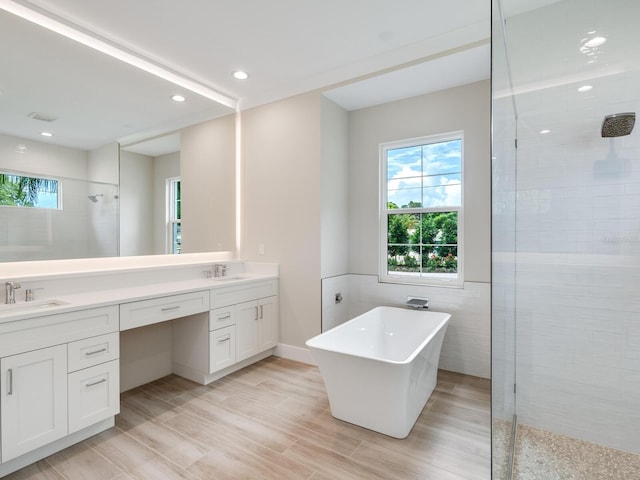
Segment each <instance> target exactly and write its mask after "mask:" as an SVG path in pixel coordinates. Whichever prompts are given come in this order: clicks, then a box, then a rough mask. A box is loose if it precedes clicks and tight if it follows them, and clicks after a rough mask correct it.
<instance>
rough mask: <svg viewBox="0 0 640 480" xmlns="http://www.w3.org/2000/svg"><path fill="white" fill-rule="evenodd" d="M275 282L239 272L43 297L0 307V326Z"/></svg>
mask: <svg viewBox="0 0 640 480" xmlns="http://www.w3.org/2000/svg"><path fill="white" fill-rule="evenodd" d="M277 278H278V275H277V274H269V273H249V272H241V273H237V274H232V275H229V276H228V277H222V278H216V277H210V278H196V279H190V280H189V279H187V280H177V281H159V282H158V283H145V284H141V285H136V286H127V287H124V288H118V287H115V288H104V289H99V290H93V291H85V292H82V293H71V294H69V295H55V296H53V297H51V298H46V297H43V298H39V299H38V300H37V301H35V302H24V301H21V302H16V303H15V304H11V305H6V304H0V324H2V323H8V322H15V321H19V320H24V319H28V318H35V317H42V316H46V315H55V314H59V313H66V312H71V311H75V310H83V309H87V308H96V307H103V306H108V305H117V304H121V303H129V302H134V301H139V300H148V299H151V298H157V297H163V296H167V295H176V294H181V293H190V292H197V291H202V290H212V289H218V288H225V287H227V286H231V285H238V284H243V283H253V282H257V281H261V280H270V279H277Z"/></svg>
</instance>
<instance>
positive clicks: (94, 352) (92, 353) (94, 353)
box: [84, 347, 107, 357]
mask: <svg viewBox="0 0 640 480" xmlns="http://www.w3.org/2000/svg"><path fill="white" fill-rule="evenodd" d="M106 351H107V347H103V348H101V349H100V350H95V351H93V352H84V354H85V356H87V357H90V356H91V355H97V354H99V353H104V352H106Z"/></svg>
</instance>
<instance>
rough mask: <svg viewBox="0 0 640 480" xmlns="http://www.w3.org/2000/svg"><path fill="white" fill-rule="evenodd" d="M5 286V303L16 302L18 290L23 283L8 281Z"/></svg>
mask: <svg viewBox="0 0 640 480" xmlns="http://www.w3.org/2000/svg"><path fill="white" fill-rule="evenodd" d="M4 286H5V291H6V293H7V298H6V300H5V302H4V303H16V290H17V289H19V288H20V287H21V286H22V285H20V284H19V283H18V282H7V283H5V285H4Z"/></svg>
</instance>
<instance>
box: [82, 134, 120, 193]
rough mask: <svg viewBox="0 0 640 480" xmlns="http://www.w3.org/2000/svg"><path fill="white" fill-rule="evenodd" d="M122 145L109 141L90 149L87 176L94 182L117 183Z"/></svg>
mask: <svg viewBox="0 0 640 480" xmlns="http://www.w3.org/2000/svg"><path fill="white" fill-rule="evenodd" d="M119 158H120V146H119V145H118V143H116V142H113V143H108V144H106V145H103V146H102V147H100V148H96V149H95V150H90V151H89V164H88V169H87V177H88V178H89V179H90V180H91V181H93V182H104V183H111V184H113V185H117V184H118V182H119V162H118V160H119Z"/></svg>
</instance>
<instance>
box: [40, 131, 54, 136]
mask: <svg viewBox="0 0 640 480" xmlns="http://www.w3.org/2000/svg"><path fill="white" fill-rule="evenodd" d="M40 135H42V136H43V137H53V133H51V132H40Z"/></svg>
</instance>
